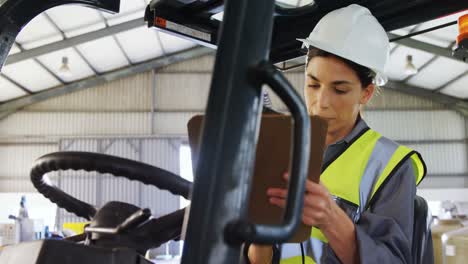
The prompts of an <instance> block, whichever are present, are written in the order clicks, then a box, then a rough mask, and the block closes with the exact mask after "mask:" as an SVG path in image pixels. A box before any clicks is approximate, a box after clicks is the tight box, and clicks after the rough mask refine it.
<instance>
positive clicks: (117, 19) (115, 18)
mask: <svg viewBox="0 0 468 264" xmlns="http://www.w3.org/2000/svg"><path fill="white" fill-rule="evenodd" d="M144 15H145V9H144V8H143V9H140V10H137V11H134V12H130V13H125V14H118V15H112V16H109V17H107V18H106V21H107V24H108V25H109V26H114V25H117V24H121V23H124V22H127V21H130V20H134V19H141V20H142V21H143V17H144Z"/></svg>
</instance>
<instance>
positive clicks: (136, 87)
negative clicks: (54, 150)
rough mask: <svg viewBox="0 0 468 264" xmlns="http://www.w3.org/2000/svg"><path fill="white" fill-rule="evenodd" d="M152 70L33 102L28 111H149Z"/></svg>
mask: <svg viewBox="0 0 468 264" xmlns="http://www.w3.org/2000/svg"><path fill="white" fill-rule="evenodd" d="M152 76H153V74H152V72H145V73H140V74H137V75H133V76H130V77H127V78H124V79H120V80H115V81H112V82H107V83H104V84H102V85H99V86H95V87H93V88H91V89H85V90H82V91H78V92H74V93H70V94H67V95H64V96H59V97H54V98H51V99H49V100H46V101H43V102H40V103H36V104H33V105H31V106H29V107H27V108H26V110H27V111H41V112H45V111H50V112H59V111H64V112H68V111H76V112H99V111H130V112H134V111H148V112H149V111H151V89H152V88H151V87H152V84H153V77H152Z"/></svg>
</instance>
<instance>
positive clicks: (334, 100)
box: [304, 56, 374, 133]
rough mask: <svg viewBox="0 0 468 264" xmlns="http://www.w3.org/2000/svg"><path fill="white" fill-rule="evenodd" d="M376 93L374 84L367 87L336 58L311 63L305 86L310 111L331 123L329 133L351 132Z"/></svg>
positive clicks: (317, 58) (314, 59)
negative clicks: (359, 114)
mask: <svg viewBox="0 0 468 264" xmlns="http://www.w3.org/2000/svg"><path fill="white" fill-rule="evenodd" d="M373 92H374V85H372V84H370V85H369V86H368V87H365V88H363V87H362V85H361V82H360V80H359V78H358V76H357V74H356V72H355V71H354V70H353V69H352V68H350V67H349V66H348V65H347V64H345V63H344V62H343V61H342V60H340V59H338V58H336V57H333V56H330V57H313V58H312V59H311V60H310V61H309V64H308V66H307V69H306V81H305V87H304V96H305V99H306V104H307V109H308V111H309V114H311V115H318V116H320V117H322V118H324V119H326V120H327V121H328V133H339V132H340V131H346V130H349V131H350V130H351V129H352V128H353V127H354V124H355V122H356V118H357V115H358V113H359V109H360V105H361V104H362V105H364V104H366V103H367V102H368V101H369V100H370V98H371V97H372V94H373ZM349 131H348V132H349Z"/></svg>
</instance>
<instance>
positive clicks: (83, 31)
mask: <svg viewBox="0 0 468 264" xmlns="http://www.w3.org/2000/svg"><path fill="white" fill-rule="evenodd" d="M105 27H106V24H104V23H97V24H93V25H89V26H84V27H80V28H77V29H72V30H69V31H67V32H65V36H66V37H67V38H71V37H74V36H78V35H82V34H86V33H89V32H92V31H96V30H99V29H102V28H105Z"/></svg>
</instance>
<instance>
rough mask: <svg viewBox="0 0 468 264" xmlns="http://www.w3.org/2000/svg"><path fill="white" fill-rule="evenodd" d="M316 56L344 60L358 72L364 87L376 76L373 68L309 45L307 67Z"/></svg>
mask: <svg viewBox="0 0 468 264" xmlns="http://www.w3.org/2000/svg"><path fill="white" fill-rule="evenodd" d="M314 57H335V58H338V59H340V60H341V61H343V62H344V63H345V64H346V65H348V66H349V67H350V68H351V69H353V70H354V72H356V74H357V76H358V78H359V80H360V81H361V85H362V87H363V88H365V87H367V86H368V85H369V84H371V83H372V81H373V80H374V78H375V73H374V71H372V70H371V69H369V68H367V67H365V66H362V65H359V64H357V63H355V62H352V61H350V60H347V59H344V58H342V57H340V56H337V55H335V54H333V53H330V52H327V51H324V50H321V49H318V48H315V47H309V49H308V51H307V59H306V67H307V65H309V61H310V60H312V58H314Z"/></svg>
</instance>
